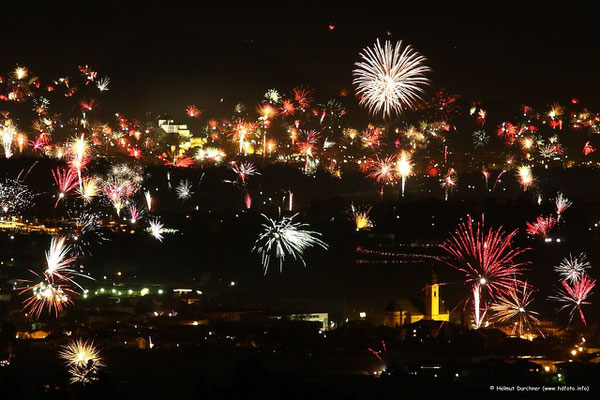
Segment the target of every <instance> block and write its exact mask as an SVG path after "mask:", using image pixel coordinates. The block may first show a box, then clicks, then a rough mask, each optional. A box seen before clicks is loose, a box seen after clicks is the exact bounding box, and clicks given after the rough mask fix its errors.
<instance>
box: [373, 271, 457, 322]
mask: <svg viewBox="0 0 600 400" xmlns="http://www.w3.org/2000/svg"><path fill="white" fill-rule="evenodd" d="M449 317H450V314H449V313H448V311H447V310H446V309H445V307H444V303H443V300H442V303H441V304H440V286H439V285H438V283H437V276H436V274H435V273H433V272H432V274H431V281H430V283H429V284H427V285H426V286H425V298H424V302H421V301H419V300H416V299H393V300H392V301H391V302H390V304H389V305H388V306H387V307H386V309H385V311H384V316H383V325H384V326H388V327H390V328H397V327H399V326H402V325H408V324H412V323H414V322H417V321H420V320H430V321H448V320H449Z"/></svg>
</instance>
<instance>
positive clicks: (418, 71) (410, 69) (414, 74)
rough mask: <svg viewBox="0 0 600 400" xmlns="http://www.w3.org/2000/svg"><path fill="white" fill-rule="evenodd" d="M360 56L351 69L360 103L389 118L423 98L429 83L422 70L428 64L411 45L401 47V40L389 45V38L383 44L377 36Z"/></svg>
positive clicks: (425, 69) (427, 68)
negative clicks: (373, 42) (374, 41)
mask: <svg viewBox="0 0 600 400" xmlns="http://www.w3.org/2000/svg"><path fill="white" fill-rule="evenodd" d="M360 57H361V59H362V61H361V62H357V63H356V64H355V69H354V71H353V75H354V80H353V83H354V84H355V85H356V87H357V89H356V94H357V95H358V96H359V98H360V104H361V105H363V106H365V107H366V108H368V109H369V111H370V112H371V113H372V114H375V115H377V114H380V115H382V116H383V117H384V118H389V117H390V116H392V115H393V114H401V113H402V112H403V111H404V110H406V109H408V108H411V107H412V105H413V104H414V103H415V102H417V101H418V100H420V99H422V97H423V94H424V88H425V86H427V85H428V84H429V79H428V78H427V77H426V75H425V74H426V73H427V72H429V71H430V68H429V67H428V66H427V65H425V62H426V61H427V59H426V58H425V57H424V56H422V55H420V54H419V53H418V52H416V51H414V50H413V48H412V47H410V46H406V47H404V48H403V47H402V42H401V41H400V42H397V43H396V45H392V43H391V42H390V41H389V40H386V41H385V43H384V44H383V46H382V45H381V43H379V39H377V42H376V43H375V44H374V45H373V47H372V48H371V47H367V48H365V49H364V50H363V52H362V53H361V54H360Z"/></svg>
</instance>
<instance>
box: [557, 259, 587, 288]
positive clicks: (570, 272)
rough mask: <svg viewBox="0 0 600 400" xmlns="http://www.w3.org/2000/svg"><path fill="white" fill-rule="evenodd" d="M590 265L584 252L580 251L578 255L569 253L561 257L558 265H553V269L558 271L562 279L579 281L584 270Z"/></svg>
mask: <svg viewBox="0 0 600 400" xmlns="http://www.w3.org/2000/svg"><path fill="white" fill-rule="evenodd" d="M591 267H592V265H591V264H590V262H589V261H588V259H587V255H586V254H585V253H581V254H579V255H578V256H573V255H572V254H569V255H568V257H565V258H563V260H562V261H561V262H560V264H559V265H557V266H555V267H554V271H555V272H556V273H558V274H559V275H560V276H561V278H562V279H564V280H566V281H569V282H571V283H573V282H577V281H579V279H580V277H581V275H582V274H583V273H584V272H585V270H586V269H587V268H591Z"/></svg>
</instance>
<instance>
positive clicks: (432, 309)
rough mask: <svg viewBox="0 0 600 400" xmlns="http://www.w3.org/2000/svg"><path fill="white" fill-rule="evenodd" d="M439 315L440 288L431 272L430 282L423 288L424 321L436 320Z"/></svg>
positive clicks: (434, 274)
mask: <svg viewBox="0 0 600 400" xmlns="http://www.w3.org/2000/svg"><path fill="white" fill-rule="evenodd" d="M439 315H440V286H439V285H438V283H437V275H436V273H435V272H433V269H432V270H431V280H430V283H429V284H428V285H426V286H425V319H432V320H438V319H439Z"/></svg>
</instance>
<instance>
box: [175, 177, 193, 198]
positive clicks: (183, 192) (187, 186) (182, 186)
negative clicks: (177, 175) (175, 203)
mask: <svg viewBox="0 0 600 400" xmlns="http://www.w3.org/2000/svg"><path fill="white" fill-rule="evenodd" d="M175 193H177V198H178V199H179V200H183V201H185V200H187V199H189V198H190V197H192V195H193V194H194V192H192V184H191V183H190V182H189V181H187V180H185V181H181V182H179V185H177V187H176V188H175Z"/></svg>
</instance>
